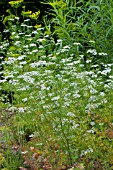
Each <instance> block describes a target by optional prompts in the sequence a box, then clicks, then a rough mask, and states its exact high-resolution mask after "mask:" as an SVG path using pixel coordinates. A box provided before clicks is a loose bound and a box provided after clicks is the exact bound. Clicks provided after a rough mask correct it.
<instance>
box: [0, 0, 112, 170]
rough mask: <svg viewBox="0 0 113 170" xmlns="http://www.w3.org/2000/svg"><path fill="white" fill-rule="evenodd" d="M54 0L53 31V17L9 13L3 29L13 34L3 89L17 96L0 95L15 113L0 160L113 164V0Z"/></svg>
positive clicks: (7, 164)
mask: <svg viewBox="0 0 113 170" xmlns="http://www.w3.org/2000/svg"><path fill="white" fill-rule="evenodd" d="M49 4H50V5H51V6H52V7H53V12H54V13H53V14H54V17H53V19H52V20H50V21H49V23H51V24H52V25H53V26H54V32H51V28H50V27H49V25H48V23H46V26H45V27H41V26H38V27H34V26H32V25H30V22H31V20H30V19H24V20H23V23H20V21H19V17H17V16H13V18H12V15H9V17H8V23H9V26H10V27H7V29H5V30H4V32H10V34H11V36H10V41H8V40H7V39H4V41H2V42H1V46H0V47H1V48H0V49H1V51H2V52H3V53H4V54H5V55H6V58H5V61H2V63H1V64H2V65H3V67H4V70H3V71H2V74H3V77H4V79H3V80H1V86H0V88H1V89H2V90H4V91H7V90H8V91H9V90H10V91H13V92H14V100H13V104H12V105H11V104H10V103H9V102H7V103H5V104H4V103H3V101H4V96H1V100H2V101H1V106H2V109H5V112H11V113H13V116H12V117H11V118H10V120H9V121H8V124H7V126H8V129H7V128H6V127H4V128H5V130H2V133H3V134H4V135H6V134H7V133H9V132H10V133H11V137H10V138H9V139H8V142H6V151H5V153H6V154H5V155H4V161H2V164H1V167H2V168H3V167H4V168H7V169H8V170H10V169H11V170H12V169H13V167H18V168H19V169H22V168H23V167H24V168H28V167H29V168H31V169H33V170H37V169H53V170H54V169H55V170H57V169H58V170H60V169H89V170H90V169H94V168H97V169H98V168H99V169H112V166H113V159H112V158H113V153H112V149H113V148H112V145H111V143H112V139H113V131H112V130H113V111H112V110H113V101H112V98H113V76H112V75H113V64H112V62H111V61H112V58H111V52H110V51H109V50H108V48H106V47H105V43H108V42H107V41H108V37H109V36H110V33H111V30H109V32H108V31H107V32H108V33H107V32H106V30H105V29H106V28H108V27H107V24H108V23H109V28H110V24H111V22H110V21H111V20H110V21H109V22H108V21H106V17H108V15H107V14H106V15H105V13H104V15H102V13H103V10H105V9H106V8H107V7H108V6H109V8H110V9H111V7H112V1H110V2H109V3H108V2H107V1H97V2H95V3H94V2H93V1H88V2H87V3H85V2H83V1H78V2H76V3H75V1H73V2H72V1H68V0H67V1H65V2H64V1H50V2H49ZM100 8H101V9H100ZM111 15H112V14H111ZM109 19H110V18H109ZM45 21H46V20H45ZM14 23H15V24H14ZM97 23H98V24H97ZM102 24H103V25H102ZM100 25H102V27H103V28H104V29H103V30H101V29H100V27H99V26H100ZM102 31H103V32H104V33H105V32H106V34H107V36H106V35H105V34H103V33H102ZM55 36H56V37H57V40H56V39H54V38H56V37H55ZM109 44H110V43H109ZM111 44H112V42H111ZM111 44H110V45H111ZM98 45H99V46H98ZM86 46H87V47H86ZM3 116H4V117H5V115H4V114H3ZM6 132H7V133H6ZM6 137H7V135H6ZM5 140H6V141H7V138H6V139H5ZM14 146H15V147H16V152H15V150H14V149H13V148H14ZM108 148H110V149H109V150H108ZM3 149H4V148H3ZM10 152H11V154H12V153H13V154H12V155H13V156H14V155H19V154H20V153H21V156H22V155H23V156H22V158H21V160H22V161H23V159H24V161H23V163H21V161H20V162H19V165H18V163H17V161H16V160H15V161H14V160H13V159H10V161H9V159H7V157H9V158H10V157H11V158H12V157H13V156H12V155H10ZM18 159H20V157H19V156H18Z"/></svg>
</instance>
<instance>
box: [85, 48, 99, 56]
mask: <svg viewBox="0 0 113 170" xmlns="http://www.w3.org/2000/svg"><path fill="white" fill-rule="evenodd" d="M87 53H91V54H93V55H97V51H96V50H95V49H89V50H87Z"/></svg>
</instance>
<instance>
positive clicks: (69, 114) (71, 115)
mask: <svg viewBox="0 0 113 170" xmlns="http://www.w3.org/2000/svg"><path fill="white" fill-rule="evenodd" d="M67 116H70V117H74V116H75V115H74V113H72V112H68V113H67Z"/></svg>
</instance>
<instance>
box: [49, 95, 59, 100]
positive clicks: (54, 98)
mask: <svg viewBox="0 0 113 170" xmlns="http://www.w3.org/2000/svg"><path fill="white" fill-rule="evenodd" d="M58 99H60V96H56V97H53V98H52V99H51V100H52V101H56V100H58Z"/></svg>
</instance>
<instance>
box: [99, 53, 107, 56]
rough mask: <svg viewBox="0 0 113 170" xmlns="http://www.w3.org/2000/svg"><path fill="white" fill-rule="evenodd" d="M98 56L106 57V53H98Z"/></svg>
mask: <svg viewBox="0 0 113 170" xmlns="http://www.w3.org/2000/svg"><path fill="white" fill-rule="evenodd" d="M98 54H99V55H103V56H106V55H108V54H107V53H98Z"/></svg>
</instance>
